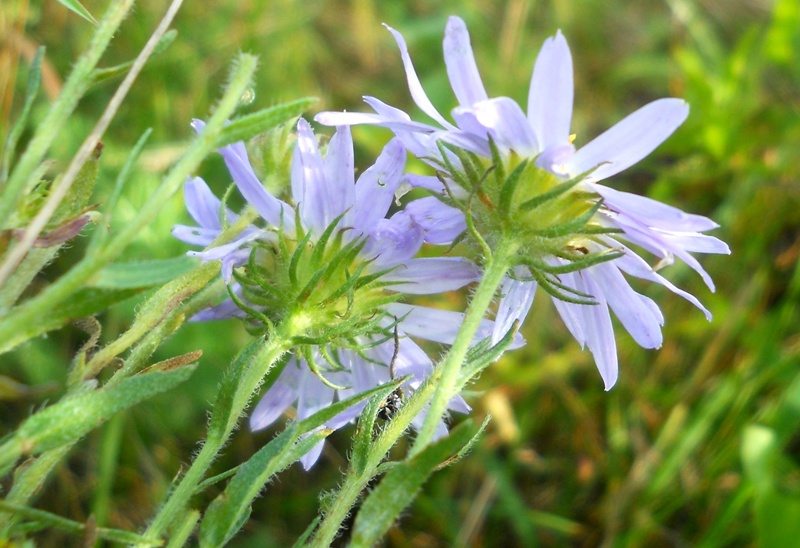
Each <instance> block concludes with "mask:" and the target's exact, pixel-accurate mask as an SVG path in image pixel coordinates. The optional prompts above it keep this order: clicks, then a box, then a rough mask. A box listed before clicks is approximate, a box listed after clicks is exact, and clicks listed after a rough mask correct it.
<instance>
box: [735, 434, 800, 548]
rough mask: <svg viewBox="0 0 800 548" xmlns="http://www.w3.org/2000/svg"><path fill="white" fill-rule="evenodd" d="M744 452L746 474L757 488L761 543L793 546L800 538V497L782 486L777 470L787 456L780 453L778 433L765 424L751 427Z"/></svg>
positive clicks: (759, 540) (755, 500) (755, 502)
mask: <svg viewBox="0 0 800 548" xmlns="http://www.w3.org/2000/svg"><path fill="white" fill-rule="evenodd" d="M741 454H742V462H743V464H744V470H745V475H746V476H747V478H748V479H749V480H750V481H751V482H752V483H753V485H754V487H755V499H754V501H753V508H754V513H755V518H756V519H755V522H756V535H757V538H758V544H759V546H793V545H794V544H796V541H797V539H798V538H800V497H797V496H792V495H791V494H789V493H785V492H782V490H781V489H780V482H779V480H778V477H777V473H776V472H777V470H778V469H779V467H780V463H781V462H782V461H783V462H784V463H786V462H787V461H788V459H785V458H784V456H783V455H782V454H781V448H780V445H779V442H778V435H777V433H776V432H775V431H774V430H772V429H770V428H767V427H764V426H758V425H751V426H748V427H747V428H746V429H745V431H744V437H743V439H742V450H741ZM790 467H791V468H795V467H794V466H793V465H790ZM794 473H795V474H796V473H797V472H794Z"/></svg>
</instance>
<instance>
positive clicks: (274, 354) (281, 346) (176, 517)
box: [145, 317, 302, 538]
mask: <svg viewBox="0 0 800 548" xmlns="http://www.w3.org/2000/svg"><path fill="white" fill-rule="evenodd" d="M298 328H299V329H300V330H301V331H302V326H299V325H298V323H297V322H295V321H293V318H291V317H289V318H287V319H286V320H285V321H284V322H282V323H281V325H280V326H279V327H278V328H277V329H276V330H275V332H273V333H272V334H271V335H270V337H269V339H267V340H266V341H265V342H264V343H263V346H262V347H261V348H260V349H259V350H258V351H257V352H255V353H254V355H252V356H251V357H250V358H249V360H247V363H246V364H244V365H243V366H244V370H243V371H229V375H230V379H231V380H232V382H227V383H226V382H225V381H223V384H222V386H221V388H220V392H219V393H218V395H217V403H216V405H215V406H214V410H213V411H212V413H211V418H210V419H209V427H208V434H207V437H206V440H205V442H204V443H203V447H202V449H201V450H200V452H199V453H198V454H197V457H195V459H194V461H193V462H192V465H191V467H189V470H187V472H186V474H185V475H184V476H183V477H182V478H181V480H180V482H179V483H178V485H177V487H175V489H174V490H172V491H170V493H169V495H168V498H167V500H166V502H165V503H164V505H163V506H162V507H161V509H160V510H159V511H158V513H157V514H156V516H155V518H154V519H153V521H152V523H151V524H150V526H149V527H148V529H147V531H146V533H145V536H146V537H148V538H158V537H162V536H163V535H164V534H165V533H166V532H167V529H168V528H169V527H170V526H172V525H173V524H174V523H176V522H178V521H180V520H181V519H182V517H183V515H184V514H185V512H186V510H187V506H188V504H189V499H190V498H191V497H192V495H194V494H195V493H196V491H197V488H198V486H199V485H200V483H201V482H202V481H203V479H204V478H205V474H206V472H207V471H208V469H209V468H210V467H211V465H212V464H213V462H214V461H215V460H216V458H217V455H218V454H219V452H220V451H221V450H222V448H223V447H224V446H225V444H226V443H227V441H228V438H229V437H230V435H231V433H232V432H233V430H234V429H235V428H236V424H237V422H238V420H239V417H240V416H241V415H242V413H244V411H245V409H246V408H247V405H248V403H249V402H250V400H251V399H252V397H253V395H254V394H255V392H256V391H257V390H258V388H259V386H261V382H262V381H263V379H264V376H265V375H266V374H267V372H268V371H269V370H270V369H271V368H272V366H273V365H275V363H277V362H278V360H280V358H281V357H282V356H283V354H284V353H285V352H287V351H288V350H289V349H290V348H291V347H292V345H293V339H294V336H295V335H296V334H297V332H296V330H297V329H298ZM241 366H242V364H239V363H237V362H236V361H235V362H234V363H233V364H232V365H231V367H232V368H236V367H241ZM233 383H235V384H233ZM226 389H230V390H232V392H233V393H232V394H225V393H223V392H225V391H226Z"/></svg>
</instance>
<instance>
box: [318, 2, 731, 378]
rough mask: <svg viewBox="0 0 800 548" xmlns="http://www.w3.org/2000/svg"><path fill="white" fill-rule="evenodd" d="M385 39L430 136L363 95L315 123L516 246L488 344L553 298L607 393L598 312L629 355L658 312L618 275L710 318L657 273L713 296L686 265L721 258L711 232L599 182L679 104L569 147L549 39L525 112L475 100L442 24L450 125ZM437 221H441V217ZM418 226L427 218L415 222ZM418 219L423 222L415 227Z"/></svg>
mask: <svg viewBox="0 0 800 548" xmlns="http://www.w3.org/2000/svg"><path fill="white" fill-rule="evenodd" d="M387 28H388V27H387ZM389 31H390V32H391V33H392V35H393V36H394V38H395V40H396V41H397V44H398V47H399V48H400V54H401V57H402V60H403V65H404V67H405V71H406V77H407V80H408V86H409V89H410V91H411V96H412V98H413V99H414V102H415V103H416V104H417V106H419V107H420V109H421V110H422V111H423V112H425V113H426V114H427V115H428V116H430V117H431V118H432V119H433V120H434V121H435V122H436V123H437V124H438V125H432V124H427V123H421V122H416V121H412V120H411V118H410V117H409V116H408V115H407V114H406V113H404V112H402V111H400V110H398V109H396V108H394V107H391V106H389V105H386V104H385V103H382V102H381V101H379V100H378V99H376V98H374V97H365V101H366V102H367V104H369V105H370V106H371V107H372V108H373V110H375V114H364V113H336V112H323V113H320V114H318V115H317V120H318V121H319V122H321V123H323V124H336V125H340V124H361V123H367V124H377V125H381V126H385V127H389V128H391V129H392V130H393V131H394V133H395V135H396V136H397V138H399V139H400V140H401V141H402V142H403V144H404V145H405V146H406V147H407V148H408V149H409V150H410V151H411V152H412V153H414V154H415V155H417V156H419V157H420V158H422V159H423V160H425V161H427V162H428V163H430V164H431V165H433V166H434V167H435V168H436V169H437V170H438V171H439V177H437V178H434V177H417V178H415V179H412V181H413V182H415V183H416V184H417V185H419V186H423V187H426V188H428V189H430V190H432V191H436V192H438V193H440V194H442V195H445V196H446V198H444V199H443V201H445V202H447V203H448V204H449V205H450V206H455V207H456V208H457V209H459V210H461V212H464V213H465V214H467V215H469V216H470V218H471V223H472V225H474V226H475V228H476V230H477V232H478V233H479V234H480V235H481V237H482V238H484V239H485V240H486V241H488V242H489V244H490V246H491V243H492V238H495V239H497V238H516V239H517V240H518V241H519V250H520V251H519V255H518V258H517V260H516V263H515V265H516V266H514V268H513V270H512V271H511V272H510V274H509V278H508V279H507V280H506V283H505V284H504V287H503V290H502V295H501V299H500V303H499V306H498V311H497V318H496V320H497V321H496V324H495V333H494V339H495V340H498V339H499V338H500V337H501V336H502V335H503V334H504V333H505V332H506V331H507V330H508V329H509V327H510V326H511V324H512V323H513V322H514V321H515V320H517V319H520V320H521V319H523V318H524V317H525V315H526V314H527V312H528V309H529V308H530V306H531V303H532V301H533V297H534V294H535V291H536V288H537V286H541V287H543V288H544V289H545V290H546V291H547V292H548V293H549V294H550V295H551V296H552V297H553V300H554V302H555V305H556V308H557V309H558V311H559V313H560V315H561V317H562V319H563V320H564V322H565V324H566V325H567V327H568V329H569V331H570V332H571V333H572V335H573V336H574V337H575V339H576V340H578V342H579V343H580V344H581V345H582V346H586V347H588V348H589V350H590V351H591V352H592V354H593V355H594V358H595V361H596V363H597V366H598V369H599V370H600V373H601V376H602V378H603V381H604V383H605V386H606V389H608V388H611V386H613V385H614V383H615V382H616V380H617V369H618V364H617V355H616V345H615V341H614V334H613V329H612V325H611V317H610V313H609V310H612V311H613V312H614V314H615V315H616V316H617V318H618V319H619V320H620V322H621V323H622V324H623V326H624V327H625V328H626V330H627V331H628V332H629V333H630V334H631V335H632V336H633V338H634V339H635V340H636V342H637V343H639V344H640V345H641V346H643V347H645V348H657V347H659V346H660V345H661V341H662V339H661V326H662V324H663V321H664V319H663V316H662V315H661V312H660V310H659V309H658V306H657V305H656V304H655V303H654V302H653V301H652V300H651V299H649V298H648V297H645V296H643V295H640V294H639V293H637V292H636V291H634V290H633V289H632V288H631V287H630V285H629V284H628V282H627V281H626V279H625V277H624V276H623V273H624V274H628V275H630V276H634V277H638V278H643V279H647V280H650V281H654V282H656V283H659V284H661V285H664V286H665V287H667V288H668V289H670V290H671V291H673V292H675V293H677V294H679V295H681V296H682V297H684V298H686V299H687V300H689V301H690V302H692V303H693V304H694V305H695V306H697V307H699V308H700V309H701V310H703V312H704V313H705V314H706V317H707V318H708V319H710V318H711V315H710V313H709V312H708V311H707V310H706V309H705V308H704V307H703V306H702V305H701V304H700V302H699V301H698V300H697V299H696V298H695V297H694V296H692V295H690V294H688V293H686V292H685V291H683V290H681V289H679V288H677V287H675V286H674V285H673V284H672V283H670V282H669V281H668V280H666V279H665V278H664V277H663V276H661V275H660V274H659V273H658V272H657V270H658V269H660V268H661V267H662V266H664V265H666V264H669V263H671V262H672V261H673V257H678V258H680V259H681V260H683V261H684V262H685V263H686V264H688V265H689V266H690V267H691V268H693V269H694V270H696V271H697V272H698V273H699V274H700V275H701V276H702V278H703V280H704V281H705V282H706V284H707V285H708V287H709V288H710V289H711V290H712V291H713V289H714V286H713V283H712V281H711V279H710V277H709V276H708V275H707V273H706V272H705V271H704V270H703V268H702V267H701V266H700V264H699V263H698V262H697V260H696V259H695V258H694V257H693V256H692V255H691V253H729V252H730V250H729V249H728V246H727V245H726V244H725V243H724V242H722V241H720V240H718V239H717V238H714V237H712V236H708V235H705V234H703V232H705V231H708V230H710V229H713V228H716V227H717V226H718V225H717V224H716V223H714V222H713V221H711V220H710V219H707V218H705V217H701V216H698V215H690V214H686V213H684V212H682V211H680V210H678V209H676V208H673V207H670V206H667V205H665V204H662V203H660V202H657V201H655V200H651V199H649V198H644V197H641V196H637V195H634V194H630V193H626V192H622V191H618V190H615V189H612V188H610V187H607V186H604V185H601V184H599V181H602V180H604V179H607V178H609V177H611V176H612V175H615V174H617V173H619V172H621V171H622V170H624V169H627V168H628V167H630V166H631V165H633V164H635V163H636V162H638V161H639V160H641V159H642V158H644V157H645V156H647V155H648V154H649V153H650V152H652V151H653V150H654V149H655V148H656V147H657V146H658V145H659V144H661V143H662V142H663V141H664V140H665V139H666V138H667V137H669V136H670V135H671V134H672V133H673V132H674V131H675V129H676V128H677V127H678V126H680V124H681V123H683V121H684V120H685V119H686V117H687V115H688V112H689V107H688V105H687V104H686V103H685V102H684V101H683V100H681V99H674V98H668V99H659V100H656V101H653V102H652V103H650V104H648V105H646V106H644V107H642V108H640V109H639V110H637V111H636V112H634V113H633V114H631V115H629V116H628V117H626V118H625V119H623V120H622V121H621V122H619V123H618V124H616V125H615V126H614V127H612V128H611V129H609V130H608V131H606V132H605V133H603V134H601V135H600V136H598V137H597V138H595V139H594V140H592V141H590V142H589V143H588V144H586V145H584V146H583V147H581V148H576V147H575V146H574V144H573V139H574V136H573V135H572V134H571V131H570V126H571V119H572V103H573V77H572V58H571V54H570V51H569V47H568V46H567V42H566V40H565V39H564V37H563V35H562V34H561V32H558V33H557V34H556V36H555V37H552V38H549V39H547V40H546V41H545V43H544V46H543V47H542V50H541V52H540V53H539V56H538V57H537V60H536V63H535V66H534V70H533V76H532V78H531V85H530V91H529V95H528V105H527V114H526V113H524V112H523V110H522V108H520V106H519V105H518V104H517V103H516V102H515V101H513V100H512V99H510V98H508V97H496V98H490V97H489V96H488V94H487V92H486V90H485V88H484V86H483V83H482V80H481V77H480V74H479V73H478V69H477V65H476V63H475V59H474V55H473V53H472V47H471V44H470V39H469V34H468V32H467V28H466V25H465V24H464V22H463V21H462V20H461V19H460V18H458V17H450V19H449V20H448V23H447V28H446V30H445V37H444V60H445V65H446V68H447V74H448V78H449V80H450V85H451V87H452V89H453V92H454V93H455V96H456V99H457V100H458V106H457V107H456V108H454V109H453V111H452V118H453V120H454V122H455V123H451V122H450V121H448V120H447V119H446V118H445V117H444V116H442V115H441V114H440V113H439V111H438V110H437V109H436V108H435V107H434V105H433V103H432V102H431V101H430V99H429V98H428V97H427V95H426V94H425V91H424V90H423V88H422V86H421V84H420V81H419V78H418V77H417V75H416V71H415V70H414V66H413V64H412V62H411V57H410V55H409V53H408V47H407V46H406V43H405V40H404V39H403V37H402V35H401V34H400V33H398V32H397V31H395V30H394V29H391V28H389ZM480 170H483V175H481V173H480ZM492 170H494V174H495V177H494V179H495V180H496V183H495V184H494V186H493V185H492V182H491V181H492V179H493V178H492V177H490V176H489V172H490V171H492ZM476 172H477V173H476ZM506 175H508V176H506ZM476 195H477V197H478V198H479V199H474V197H475V196H476ZM441 215H442V216H443V217H445V218H450V217H451V216H452V215H453V214H452V207H449V208H448V209H447V210H444V209H443V210H442V213H441ZM428 217H429V218H430V217H436V215H435V213H434V214H431V213H430V212H429V215H428ZM418 220H419V222H421V223H422V224H423V225H424V224H425V220H424V218H423V217H418ZM626 243H627V244H634V245H636V246H638V247H639V248H641V249H644V250H646V251H648V252H650V253H652V254H653V255H655V256H656V257H657V258H658V264H657V266H655V267H651V266H650V265H649V264H647V263H646V262H645V261H644V260H643V259H642V258H641V257H640V256H639V255H637V254H636V253H635V252H634V251H633V250H632V249H631V248H630V247H628V245H626Z"/></svg>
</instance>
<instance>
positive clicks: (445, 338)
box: [387, 303, 525, 348]
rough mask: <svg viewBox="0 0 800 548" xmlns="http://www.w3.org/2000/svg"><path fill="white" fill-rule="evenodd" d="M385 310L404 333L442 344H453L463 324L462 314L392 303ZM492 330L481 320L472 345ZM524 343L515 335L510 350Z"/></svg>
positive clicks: (491, 326)
mask: <svg viewBox="0 0 800 548" xmlns="http://www.w3.org/2000/svg"><path fill="white" fill-rule="evenodd" d="M387 309H388V311H389V313H390V314H392V315H394V316H395V317H396V318H397V319H398V320H400V329H402V331H403V332H404V333H408V334H409V335H412V336H414V337H419V338H421V339H426V340H429V341H434V342H439V343H444V344H453V341H454V340H455V337H456V334H457V333H458V330H459V329H460V328H461V324H462V323H464V314H462V313H461V312H452V311H449V310H439V309H437V308H428V307H425V306H415V305H408V304H403V303H392V304H390V305H388V306H387ZM493 329H494V322H492V321H490V320H483V321H482V322H481V325H480V327H479V328H478V332H477V333H476V334H475V339H474V340H473V343H475V342H478V341H480V340H482V339H485V338H487V337H491V335H492V331H493ZM524 342H525V341H524V339H523V338H522V336H521V335H519V334H517V336H516V337H515V338H514V342H513V343H512V345H511V348H519V347H520V346H522V345H523V344H524Z"/></svg>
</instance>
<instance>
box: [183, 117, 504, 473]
mask: <svg viewBox="0 0 800 548" xmlns="http://www.w3.org/2000/svg"><path fill="white" fill-rule="evenodd" d="M195 128H196V129H198V130H200V129H202V123H201V122H195ZM220 153H221V154H222V156H223V158H224V159H225V162H226V165H227V167H228V169H229V171H230V173H231V175H232V177H233V180H234V183H235V185H236V187H237V189H238V190H239V191H240V193H241V194H242V195H243V196H244V197H245V199H246V200H247V202H248V203H249V204H250V205H252V207H253V208H254V209H255V210H256V211H257V212H258V214H259V215H260V217H261V221H258V222H259V223H261V224H259V225H258V226H257V225H256V224H253V225H251V226H248V227H247V228H245V229H244V230H243V231H242V232H241V233H240V234H239V235H237V236H236V237H235V238H234V239H233V240H232V241H231V242H230V243H228V244H224V245H218V246H214V247H209V248H207V249H206V250H204V251H201V252H192V253H193V254H195V255H197V256H199V257H201V258H203V259H204V260H221V261H222V275H223V278H224V279H225V281H226V282H227V283H228V284H229V293H230V295H231V299H229V300H227V301H225V302H223V303H222V304H220V305H217V306H216V307H212V308H211V309H208V310H206V311H203V312H201V313H200V314H198V316H196V317H195V319H201V320H208V319H220V318H225V317H232V316H240V317H246V318H248V320H249V321H250V324H251V327H253V328H254V329H256V330H259V331H261V332H269V331H270V329H271V328H272V326H273V325H275V324H277V323H278V322H281V321H287V319H288V318H293V319H295V320H296V319H297V318H300V319H302V321H303V322H304V323H305V325H306V328H305V334H306V335H305V336H304V337H302V338H300V339H298V343H297V344H298V346H297V347H296V349H295V352H294V354H293V355H291V356H290V358H289V360H288V362H287V363H286V364H285V366H284V367H283V370H282V371H281V372H280V373H279V374H278V375H277V376H276V378H275V380H274V382H273V384H272V386H271V387H270V388H269V389H268V390H267V391H266V393H265V394H264V396H263V398H262V399H261V401H260V403H259V404H258V405H257V406H256V408H255V410H254V412H253V414H252V416H251V420H250V425H251V427H252V428H253V429H254V430H257V429H260V428H264V427H266V426H268V425H269V424H271V423H272V422H273V421H274V420H276V419H277V418H278V417H279V416H280V415H281V414H282V413H283V412H284V411H285V410H286V409H288V408H289V407H292V406H294V407H295V408H296V411H297V415H298V417H299V418H300V419H302V418H305V417H307V416H310V415H311V414H313V413H314V412H315V411H317V410H319V409H321V408H322V407H325V406H328V405H330V404H331V402H332V401H334V399H335V398H338V399H339V400H341V399H344V398H347V397H348V396H351V395H353V394H355V393H358V392H362V391H364V390H366V389H369V388H373V387H374V386H376V385H378V384H383V383H385V382H388V381H389V380H390V379H391V373H390V367H389V365H390V362H393V363H394V365H395V366H396V367H395V369H396V375H397V376H398V377H401V376H405V375H410V377H409V380H408V381H406V382H405V383H404V385H403V390H404V391H405V392H406V393H410V392H413V391H414V390H415V388H416V387H417V386H419V384H420V382H422V381H423V380H424V379H425V377H427V376H428V374H429V373H430V371H431V370H432V364H431V361H430V359H429V358H428V357H427V356H426V355H425V353H424V352H423V351H422V350H421V349H420V348H419V346H417V345H416V344H415V343H414V342H413V341H412V340H411V339H410V338H408V337H409V335H412V336H418V337H421V338H424V339H427V340H432V341H435V342H439V343H444V344H448V343H450V342H452V340H453V338H454V337H455V333H456V332H457V330H458V326H459V325H460V322H461V319H462V317H463V315H462V314H459V313H455V312H443V311H439V310H434V309H429V308H425V307H420V306H411V305H405V304H401V303H397V302H396V301H397V299H398V298H399V297H400V296H401V295H402V294H433V293H438V292H442V291H450V290H454V289H458V288H460V287H463V286H464V285H466V284H469V283H471V282H473V281H476V280H477V279H479V277H480V271H479V269H478V268H477V266H476V265H474V264H473V263H472V262H470V261H468V260H466V259H463V258H452V257H445V258H415V255H416V254H417V252H418V251H419V249H420V248H421V246H422V244H423V242H425V241H428V242H431V243H439V244H441V243H451V242H452V241H453V239H454V238H455V237H456V236H458V235H459V234H460V233H461V232H463V230H464V219H463V217H462V218H461V219H460V220H457V221H456V222H455V223H450V224H449V225H447V226H441V225H434V224H433V223H430V224H428V225H427V228H426V227H425V226H423V225H422V224H420V223H418V222H417V221H416V220H415V218H414V216H413V215H411V214H410V213H408V212H406V211H399V212H397V213H395V214H394V215H392V216H391V217H390V218H386V214H387V212H388V210H389V207H390V205H391V203H392V201H393V199H394V194H395V190H396V188H397V186H398V184H399V183H400V182H401V179H402V175H403V169H404V166H405V157H406V152H405V149H404V147H403V146H402V145H401V143H400V142H399V140H396V139H395V140H393V141H391V142H390V143H389V144H388V145H387V146H386V147H385V148H384V150H383V152H382V153H381V155H380V157H379V158H378V159H377V161H376V163H375V165H373V166H372V167H370V168H369V169H367V170H366V171H365V172H364V173H363V174H362V175H361V176H360V177H359V178H358V180H357V181H356V180H354V165H353V145H352V140H351V136H350V132H349V129H348V128H347V127H340V128H337V130H336V133H335V135H334V136H333V138H332V139H331V141H330V142H329V144H328V146H327V152H326V154H323V153H322V152H321V151H320V149H319V145H318V143H317V139H316V137H315V136H314V134H313V132H312V130H311V127H310V126H309V124H308V123H307V122H306V121H305V120H300V121H299V122H298V125H297V144H296V148H295V152H294V156H293V159H292V169H291V189H292V197H293V204H290V203H288V202H284V201H282V200H280V199H278V198H276V197H274V196H272V195H271V194H269V193H268V192H267V191H266V189H265V188H264V187H263V185H262V184H261V183H260V182H259V180H258V178H257V177H256V175H255V172H254V171H253V168H252V166H251V165H250V162H249V160H248V158H247V154H246V150H245V148H244V145H243V144H242V143H237V144H234V145H230V146H227V147H224V148H223V149H221V150H220ZM186 204H187V209H188V210H189V213H190V215H191V216H192V217H193V218H194V220H195V221H196V222H197V224H198V225H199V226H198V227H187V226H180V225H179V226H176V227H175V229H174V230H173V234H174V235H175V236H176V237H178V238H180V239H182V240H183V241H186V242H188V243H192V244H195V245H206V246H208V245H209V244H210V243H211V242H213V241H214V240H215V239H216V237H217V236H218V235H219V234H220V232H221V231H222V229H223V228H224V226H225V225H230V224H233V223H235V222H236V220H237V216H236V215H235V214H234V213H233V212H231V211H229V210H227V209H225V208H224V207H223V204H222V203H221V202H220V200H219V199H217V198H216V197H215V196H214V195H213V193H212V192H211V191H210V190H209V189H208V186H207V185H205V183H203V181H202V180H200V179H197V178H195V179H190V180H189V181H188V182H187V186H186ZM492 331H493V324H492V322H489V321H486V322H484V324H483V325H482V328H481V333H480V335H479V336H481V337H488V336H491V333H492ZM395 334H396V335H395ZM395 345H397V353H396V355H395V354H394V349H395ZM364 405H365V403H364V402H362V403H361V404H358V405H356V406H353V407H351V408H350V409H348V410H346V411H344V412H343V413H341V414H340V415H339V416H337V417H336V418H334V419H333V420H331V421H329V423H328V424H326V425H324V426H325V427H326V428H331V429H336V428H339V427H341V426H342V425H344V424H346V423H348V422H350V421H351V420H352V419H354V418H355V417H357V416H358V414H359V413H360V412H361V410H362V408H363V407H364ZM449 408H450V409H451V410H454V411H459V412H468V411H469V409H470V408H469V406H468V405H467V404H466V402H465V401H464V400H463V399H462V398H461V397H460V396H456V397H454V398H453V399H452V400H451V401H450V403H449ZM423 420H424V412H423V413H421V415H420V416H419V417H417V418H416V419H415V420H414V421H413V423H412V425H416V424H421V423H422V421H423ZM446 432H447V429H446V427H445V425H444V422H442V423H441V424H440V427H439V430H438V433H439V435H443V434H445V433H446ZM321 449H322V443H320V444H319V445H317V447H315V449H313V450H312V451H311V452H309V453H308V454H306V456H305V457H303V459H302V464H303V465H304V466H305V467H306V468H309V467H310V466H311V465H313V463H314V462H315V461H316V460H317V458H318V456H319V454H320V451H321Z"/></svg>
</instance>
